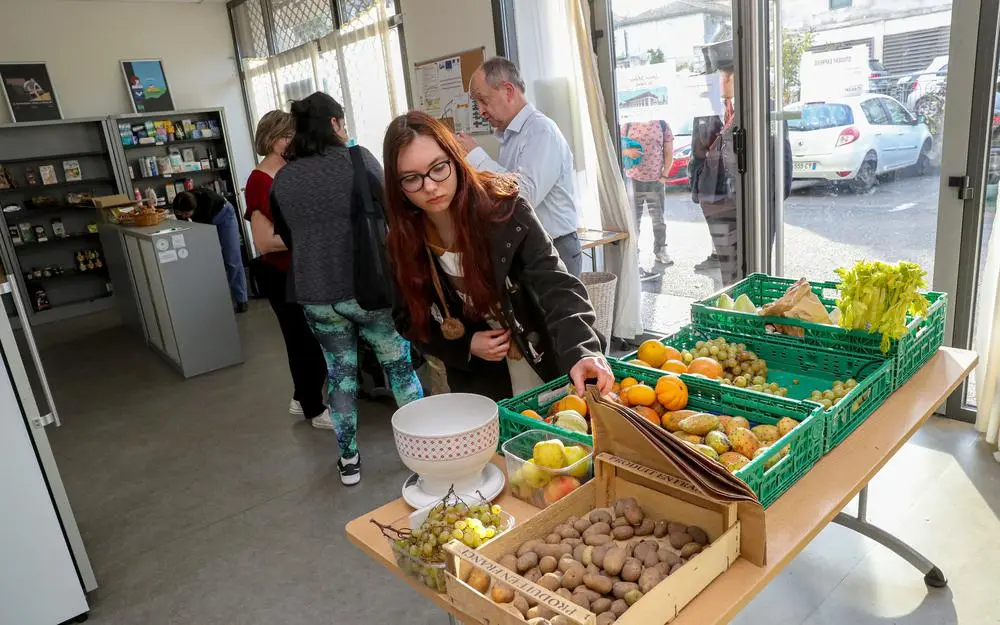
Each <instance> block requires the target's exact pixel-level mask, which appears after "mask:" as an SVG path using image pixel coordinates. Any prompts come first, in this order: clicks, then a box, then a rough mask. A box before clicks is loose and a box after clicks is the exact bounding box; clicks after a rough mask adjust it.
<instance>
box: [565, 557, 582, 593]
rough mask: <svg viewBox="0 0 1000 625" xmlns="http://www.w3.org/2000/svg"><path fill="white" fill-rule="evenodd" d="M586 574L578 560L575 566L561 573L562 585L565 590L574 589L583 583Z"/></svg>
mask: <svg viewBox="0 0 1000 625" xmlns="http://www.w3.org/2000/svg"><path fill="white" fill-rule="evenodd" d="M586 574H587V573H586V571H585V569H584V568H583V565H582V564H580V563H579V562H578V563H577V566H574V567H571V568H570V569H569V570H568V571H566V572H565V573H564V574H563V578H562V587H563V588H565V589H567V590H575V589H576V587H577V586H579V585H580V584H582V583H583V580H584V577H585V576H586Z"/></svg>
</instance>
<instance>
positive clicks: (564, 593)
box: [556, 588, 573, 601]
mask: <svg viewBox="0 0 1000 625" xmlns="http://www.w3.org/2000/svg"><path fill="white" fill-rule="evenodd" d="M556 594H557V595H559V596H560V597H562V598H563V599H565V600H566V601H572V599H573V593H571V592H570V591H569V590H567V589H565V588H560V589H558V590H556Z"/></svg>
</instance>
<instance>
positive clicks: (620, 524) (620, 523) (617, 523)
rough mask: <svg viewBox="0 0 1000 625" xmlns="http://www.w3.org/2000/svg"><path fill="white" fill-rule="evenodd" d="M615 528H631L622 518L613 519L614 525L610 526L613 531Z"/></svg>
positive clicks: (626, 520)
mask: <svg viewBox="0 0 1000 625" xmlns="http://www.w3.org/2000/svg"><path fill="white" fill-rule="evenodd" d="M616 527H632V526H631V525H630V524H629V522H628V519H626V518H625V517H623V516H620V517H618V518H617V519H615V521H614V523H612V524H611V529H614V528H616Z"/></svg>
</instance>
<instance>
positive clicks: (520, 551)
mask: <svg viewBox="0 0 1000 625" xmlns="http://www.w3.org/2000/svg"><path fill="white" fill-rule="evenodd" d="M541 542H542V541H540V540H535V539H532V540H529V541H527V542H525V543H524V544H522V545H521V546H520V547H518V548H517V557H518V558H520V557H521V556H523V555H524V554H526V553H528V552H529V551H534V549H535V547H537V546H538V545H539V544H541Z"/></svg>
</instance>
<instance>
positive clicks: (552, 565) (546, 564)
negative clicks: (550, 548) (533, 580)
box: [538, 556, 559, 574]
mask: <svg viewBox="0 0 1000 625" xmlns="http://www.w3.org/2000/svg"><path fill="white" fill-rule="evenodd" d="M558 565H559V561H558V560H556V559H555V558H553V557H552V556H545V557H544V558H542V559H541V560H539V561H538V570H539V571H541V572H542V573H543V574H545V573H551V572H552V571H554V570H556V567H557V566H558Z"/></svg>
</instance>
